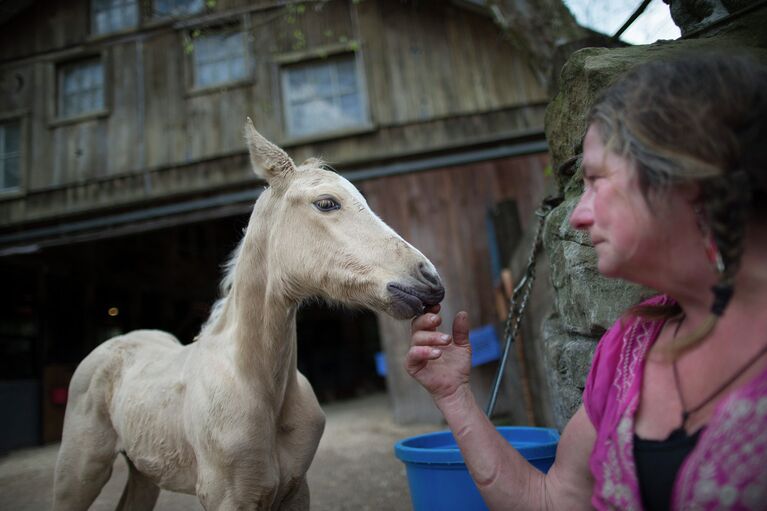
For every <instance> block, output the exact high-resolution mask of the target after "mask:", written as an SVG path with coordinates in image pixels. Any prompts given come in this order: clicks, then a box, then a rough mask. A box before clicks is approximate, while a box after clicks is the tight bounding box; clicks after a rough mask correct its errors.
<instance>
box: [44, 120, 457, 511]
mask: <svg viewBox="0 0 767 511" xmlns="http://www.w3.org/2000/svg"><path fill="white" fill-rule="evenodd" d="M245 136H246V140H247V145H248V149H249V151H250V158H251V163H252V166H253V169H254V171H255V172H256V174H258V175H259V176H261V177H263V178H264V179H266V181H267V182H268V184H269V186H268V188H266V189H265V190H264V191H263V193H262V194H261V196H260V197H259V199H258V201H257V202H256V205H255V207H254V209H253V213H252V215H251V218H250V222H249V224H248V228H247V229H246V231H245V235H244V238H243V239H242V241H241V243H240V245H239V246H238V248H237V249H236V251H235V253H234V255H233V256H232V259H231V261H230V262H229V264H228V269H227V273H226V276H225V278H224V280H223V283H222V290H223V293H222V294H223V297H222V298H221V299H220V300H219V301H218V302H217V303H216V305H215V306H214V308H213V312H212V313H211V316H210V318H209V319H208V321H207V322H206V324H205V325H204V326H203V328H202V330H201V332H200V334H199V336H198V338H197V340H196V342H194V343H192V344H189V345H187V346H183V345H181V344H180V343H179V342H178V340H177V339H176V338H175V337H173V336H172V335H170V334H167V333H164V332H160V331H153V330H140V331H135V332H130V333H128V334H125V335H121V336H119V337H115V338H113V339H111V340H109V341H107V342H105V343H103V344H102V345H101V346H99V347H98V348H96V349H95V350H94V351H93V352H92V353H91V354H90V355H88V356H87V357H86V358H85V360H83V361H82V363H81V364H80V366H79V367H78V368H77V371H76V372H75V374H74V376H73V378H72V382H71V384H70V388H69V404H68V406H67V410H66V417H65V421H64V432H63V438H62V442H61V449H60V451H59V458H58V463H57V465H56V474H55V485H54V504H53V508H54V510H85V509H87V508H88V507H89V506H90V505H91V503H92V502H93V501H94V499H95V498H96V497H97V495H98V494H99V492H100V491H101V488H102V487H103V485H104V484H105V483H106V482H107V480H108V479H109V476H110V474H111V471H112V464H113V462H114V460H115V457H116V455H117V453H120V452H122V453H124V455H125V457H126V459H127V461H128V466H129V478H128V483H127V485H126V487H125V490H124V492H123V496H122V499H121V500H120V503H119V505H118V509H142V510H143V509H147V510H148V509H152V507H153V506H154V504H155V501H156V499H157V497H158V495H159V491H160V488H163V489H167V490H171V491H177V492H184V493H193V494H196V495H197V496H198V498H199V499H200V502H201V503H202V505H203V506H204V507H205V509H207V510H235V509H238V510H239V509H259V510H262V509H263V510H277V509H280V510H299V509H300V510H306V509H308V508H309V489H308V486H307V483H306V471H307V470H308V468H309V465H310V463H311V461H312V458H313V457H314V453H315V451H316V449H317V444H318V443H319V440H320V436H321V435H322V431H323V428H324V424H325V417H324V415H323V413H322V410H321V409H320V406H319V404H318V403H317V398H316V397H315V395H314V392H313V391H312V388H311V386H310V384H309V382H308V381H307V380H306V378H304V376H303V375H302V374H301V373H299V372H298V370H297V369H296V311H297V309H298V307H299V306H300V304H301V302H302V301H304V300H306V299H310V298H315V297H320V298H324V299H326V300H329V301H331V302H340V303H343V304H347V305H351V306H362V307H369V308H372V309H376V310H379V311H385V312H387V313H389V314H390V315H392V316H394V317H396V318H401V319H405V318H409V317H412V316H414V315H416V314H418V313H420V312H421V311H422V310H423V309H424V307H425V306H428V305H432V304H436V303H439V302H440V301H441V300H442V298H443V296H444V289H443V287H442V284H441V282H440V278H439V276H438V275H437V272H436V271H435V269H434V267H433V265H432V264H431V263H430V262H429V261H428V260H427V259H426V258H425V257H424V256H423V255H422V254H421V253H420V252H419V251H418V250H416V249H415V248H413V247H412V246H411V245H410V244H408V243H407V242H405V241H404V240H403V239H402V238H401V237H400V236H398V235H397V234H396V233H395V232H394V231H393V230H392V229H391V228H389V227H388V226H387V225H386V224H384V223H383V222H382V221H381V220H380V219H379V218H378V217H377V216H376V215H375V214H374V213H373V212H372V211H370V209H369V208H368V205H367V203H366V202H365V199H364V198H363V197H362V195H361V194H360V193H359V192H358V191H357V190H356V189H355V188H354V187H353V186H352V185H351V184H350V183H349V182H348V181H347V180H346V179H344V178H343V177H341V176H339V175H338V174H336V173H334V172H331V171H329V170H326V169H324V168H323V167H322V166H321V164H320V162H319V161H317V160H313V159H310V160H308V161H307V162H305V163H304V164H303V165H301V166H296V165H295V164H294V163H293V161H292V160H291V159H290V158H289V157H288V156H287V154H285V152H283V151H282V150H281V149H280V148H278V147H277V146H275V145H273V144H272V143H270V142H269V141H267V140H266V139H265V138H263V137H262V136H261V135H260V134H259V133H258V132H257V131H256V130H255V128H254V127H253V124H252V123H251V122H250V119H248V122H247V124H246V127H245Z"/></svg>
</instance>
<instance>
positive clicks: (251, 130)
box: [245, 117, 296, 184]
mask: <svg viewBox="0 0 767 511" xmlns="http://www.w3.org/2000/svg"><path fill="white" fill-rule="evenodd" d="M245 141H246V142H247V144H248V150H249V151H250V164H251V165H252V166H253V172H255V174H256V175H257V176H258V177H260V178H263V179H265V180H266V181H267V182H268V183H269V184H273V182H274V180H276V179H280V178H283V177H286V176H288V175H290V174H291V173H293V172H294V171H295V170H296V165H295V164H294V163H293V160H291V159H290V157H289V156H288V155H287V153H285V151H283V150H282V149H280V148H279V147H277V146H276V145H274V144H272V143H271V142H269V141H268V140H267V139H265V138H264V137H263V135H261V133H259V132H258V131H256V128H255V126H253V121H251V120H250V117H248V118H247V121H245Z"/></svg>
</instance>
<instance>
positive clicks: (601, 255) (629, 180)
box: [570, 125, 695, 285]
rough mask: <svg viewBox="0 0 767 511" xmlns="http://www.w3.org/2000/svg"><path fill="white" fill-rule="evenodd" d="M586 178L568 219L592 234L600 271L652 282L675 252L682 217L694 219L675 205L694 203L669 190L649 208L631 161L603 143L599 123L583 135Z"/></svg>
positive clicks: (574, 226)
mask: <svg viewBox="0 0 767 511" xmlns="http://www.w3.org/2000/svg"><path fill="white" fill-rule="evenodd" d="M583 179H584V190H583V195H582V196H581V199H580V201H579V202H578V205H577V206H576V208H575V209H574V210H573V213H572V215H571V216H570V225H571V226H572V227H573V228H575V229H579V230H583V231H587V232H588V233H589V235H590V236H591V241H592V243H593V244H594V249H595V250H596V252H597V257H598V268H599V271H600V273H602V274H603V275H605V276H608V277H620V278H624V279H627V280H631V281H634V282H638V283H642V284H647V285H649V284H650V283H652V282H653V281H654V280H655V279H654V278H653V277H654V275H653V274H654V273H655V272H658V271H659V270H660V269H662V268H663V267H664V265H665V266H667V263H668V262H669V259H668V258H669V257H673V253H672V252H673V251H674V245H675V243H674V230H675V229H677V228H679V227H680V226H679V221H684V222H685V223H686V224H688V223H689V219H690V218H693V219H694V217H691V216H690V215H691V211H686V212H685V213H684V214H682V212H681V211H677V209H679V208H680V207H681V206H682V205H685V204H687V205H688V210H689V209H691V207H689V204H688V203H687V201H683V200H679V199H681V196H680V195H681V194H680V193H679V192H674V191H671V192H669V195H668V196H667V197H665V198H664V200H662V201H653V207H654V209H655V210H654V211H650V206H649V205H648V204H647V202H646V201H645V199H644V197H643V196H642V193H641V191H640V188H639V183H638V182H637V176H636V172H634V169H633V168H632V166H631V164H630V162H629V161H628V160H626V159H625V158H623V157H621V156H618V155H617V154H615V153H612V152H610V151H608V150H607V149H606V148H605V145H604V143H603V142H602V138H601V136H600V133H599V131H598V128H597V127H596V126H595V125H591V126H590V127H589V129H588V131H587V132H586V137H585V138H584V139H583ZM656 202H657V203H658V204H655V203H656ZM680 216H682V217H685V218H680ZM693 222H694V220H693ZM692 225H693V226H694V225H695V224H694V223H693V224H692ZM685 227H687V225H686V226H685ZM685 230H687V229H685Z"/></svg>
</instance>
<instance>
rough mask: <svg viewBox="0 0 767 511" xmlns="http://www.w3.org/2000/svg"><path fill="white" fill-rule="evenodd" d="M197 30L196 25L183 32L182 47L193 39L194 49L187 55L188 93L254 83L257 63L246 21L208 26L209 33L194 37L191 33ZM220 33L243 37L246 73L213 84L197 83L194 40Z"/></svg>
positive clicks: (206, 91)
mask: <svg viewBox="0 0 767 511" xmlns="http://www.w3.org/2000/svg"><path fill="white" fill-rule="evenodd" d="M195 30H198V29H197V28H196V27H189V28H187V29H185V30H184V32H183V33H182V35H181V37H182V39H183V40H182V47H184V46H185V45H186V43H187V42H188V41H189V40H190V39H191V41H192V51H191V52H189V53H188V55H187V56H186V59H185V60H186V64H187V65H186V68H187V72H186V82H187V93H188V94H190V95H196V94H205V93H210V92H217V91H221V90H225V89H229V88H233V87H240V86H243V85H249V84H252V83H253V82H254V81H255V76H254V74H255V63H254V55H253V49H252V48H251V44H249V38H248V27H247V24H245V23H240V22H231V23H222V24H218V25H215V26H210V27H206V28H205V31H206V32H208V34H206V33H203V34H201V35H200V36H197V37H193V36H192V35H191V33H192V32H194V31H195ZM220 33H239V34H240V35H241V38H242V41H241V43H242V59H243V68H244V71H245V72H244V75H243V76H242V77H241V78H236V79H234V80H225V81H221V82H216V83H212V84H205V85H198V84H197V54H196V53H195V47H194V44H195V43H194V41H195V40H196V39H198V38H200V37H205V36H206V35H214V34H220Z"/></svg>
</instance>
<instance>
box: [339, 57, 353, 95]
mask: <svg viewBox="0 0 767 511" xmlns="http://www.w3.org/2000/svg"><path fill="white" fill-rule="evenodd" d="M336 71H337V72H338V87H339V89H340V91H339V92H341V93H345V92H353V91H356V90H357V70H356V67H355V65H354V61H352V60H348V61H345V62H339V63H338V65H337V66H336Z"/></svg>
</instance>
